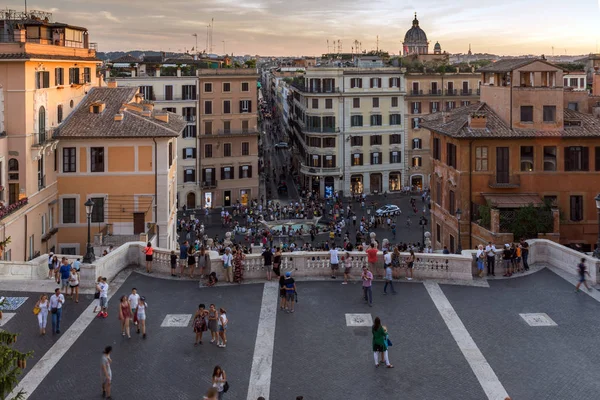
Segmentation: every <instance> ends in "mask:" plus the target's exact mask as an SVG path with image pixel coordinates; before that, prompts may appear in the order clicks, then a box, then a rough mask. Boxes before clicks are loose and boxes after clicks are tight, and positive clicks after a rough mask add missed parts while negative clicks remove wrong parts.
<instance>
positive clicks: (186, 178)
mask: <svg viewBox="0 0 600 400" xmlns="http://www.w3.org/2000/svg"><path fill="white" fill-rule="evenodd" d="M183 182H184V183H187V182H196V170H195V169H194V168H186V169H184V170H183Z"/></svg>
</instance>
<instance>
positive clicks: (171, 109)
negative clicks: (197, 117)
mask: <svg viewBox="0 0 600 400" xmlns="http://www.w3.org/2000/svg"><path fill="white" fill-rule="evenodd" d="M162 110H163V111H168V112H171V113H173V114H177V108H175V107H163V109H162Z"/></svg>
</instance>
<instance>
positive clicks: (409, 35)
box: [404, 13, 427, 43]
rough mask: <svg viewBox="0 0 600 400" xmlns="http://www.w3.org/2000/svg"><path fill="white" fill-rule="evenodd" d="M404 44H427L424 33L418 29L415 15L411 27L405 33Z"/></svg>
mask: <svg viewBox="0 0 600 400" xmlns="http://www.w3.org/2000/svg"><path fill="white" fill-rule="evenodd" d="M404 42H405V43H415V42H424V43H425V42H427V35H426V34H425V31H423V29H421V28H420V27H419V20H418V19H417V14H416V13H415V19H414V20H413V24H412V27H411V28H410V29H409V30H408V31H407V32H406V35H404Z"/></svg>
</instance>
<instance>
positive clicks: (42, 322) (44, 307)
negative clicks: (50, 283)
mask: <svg viewBox="0 0 600 400" xmlns="http://www.w3.org/2000/svg"><path fill="white" fill-rule="evenodd" d="M35 306H36V307H37V308H39V309H40V311H39V312H38V314H37V319H38V324H39V326H40V335H45V334H46V324H47V323H48V309H49V308H50V302H49V301H48V296H47V295H45V294H43V295H41V296H40V299H39V300H38V301H37V303H35Z"/></svg>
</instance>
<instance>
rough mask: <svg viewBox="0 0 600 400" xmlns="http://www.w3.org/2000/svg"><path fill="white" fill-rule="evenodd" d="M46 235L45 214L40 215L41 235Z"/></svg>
mask: <svg viewBox="0 0 600 400" xmlns="http://www.w3.org/2000/svg"><path fill="white" fill-rule="evenodd" d="M45 234H46V214H42V235H45Z"/></svg>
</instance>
